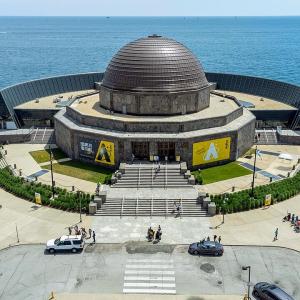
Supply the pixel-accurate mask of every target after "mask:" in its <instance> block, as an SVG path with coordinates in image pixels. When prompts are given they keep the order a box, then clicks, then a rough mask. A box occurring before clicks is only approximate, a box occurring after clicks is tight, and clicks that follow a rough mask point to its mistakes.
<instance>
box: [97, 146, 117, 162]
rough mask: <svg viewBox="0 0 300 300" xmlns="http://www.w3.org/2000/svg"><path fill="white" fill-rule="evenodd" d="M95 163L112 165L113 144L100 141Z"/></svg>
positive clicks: (113, 155)
mask: <svg viewBox="0 0 300 300" xmlns="http://www.w3.org/2000/svg"><path fill="white" fill-rule="evenodd" d="M95 161H96V162H99V163H102V164H106V165H114V164H115V144H114V143H112V142H108V141H101V142H100V143H99V147H98V151H97V154H96V157H95Z"/></svg>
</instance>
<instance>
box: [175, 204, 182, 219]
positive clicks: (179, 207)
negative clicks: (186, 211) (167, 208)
mask: <svg viewBox="0 0 300 300" xmlns="http://www.w3.org/2000/svg"><path fill="white" fill-rule="evenodd" d="M176 209H177V216H180V211H181V205H180V203H179V204H178V205H177V208H176Z"/></svg>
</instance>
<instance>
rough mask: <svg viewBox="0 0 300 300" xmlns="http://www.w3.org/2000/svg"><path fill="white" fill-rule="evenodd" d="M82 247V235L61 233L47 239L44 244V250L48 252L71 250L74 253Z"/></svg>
mask: <svg viewBox="0 0 300 300" xmlns="http://www.w3.org/2000/svg"><path fill="white" fill-rule="evenodd" d="M83 247H84V240H83V238H82V235H63V236H62V237H60V238H58V239H52V240H49V241H48V242H47V244H46V250H48V251H49V252H50V253H55V252H56V251H72V252H73V253H76V252H77V251H80V250H82V249H83Z"/></svg>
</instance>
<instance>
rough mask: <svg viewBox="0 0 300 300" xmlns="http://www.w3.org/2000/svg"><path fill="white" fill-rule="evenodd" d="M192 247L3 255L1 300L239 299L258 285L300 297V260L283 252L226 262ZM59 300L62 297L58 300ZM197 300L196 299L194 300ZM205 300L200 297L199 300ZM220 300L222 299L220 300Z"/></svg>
mask: <svg viewBox="0 0 300 300" xmlns="http://www.w3.org/2000/svg"><path fill="white" fill-rule="evenodd" d="M187 248H188V246H187V245H168V244H160V245H152V244H150V245H149V244H148V243H147V242H142V243H137V242H131V243H130V242H129V243H126V244H105V245H103V244H102V245H92V246H89V245H88V246H86V249H85V251H84V252H83V253H79V254H56V255H50V254H47V253H44V247H43V246H39V245H28V246H17V247H13V248H10V249H7V250H3V251H1V252H0V269H1V277H0V298H1V299H3V300H6V299H45V295H50V293H51V292H52V291H53V292H54V293H55V294H57V293H58V294H59V293H62V292H64V293H70V294H72V293H91V294H95V293H98V294H102V293H103V294H109V293H112V294H117V293H120V294H122V293H135V294H136V293H139V292H141V291H142V292H143V293H145V294H149V293H152V294H156V293H160V294H174V293H177V294H178V295H198V296H199V297H200V296H201V295H202V294H206V295H239V296H240V298H241V297H242V295H244V294H245V293H246V291H247V280H248V272H245V271H243V270H242V266H243V265H251V285H253V284H254V283H256V282H259V281H271V282H275V283H277V284H279V285H280V286H281V287H282V288H284V289H285V290H286V291H288V292H289V293H290V294H291V295H293V296H294V297H295V299H299V297H300V290H299V286H300V276H299V274H298V272H293V271H291V270H297V269H298V268H300V255H299V253H298V252H295V251H293V250H288V249H281V248H272V247H268V248H264V247H238V246H235V247H225V251H224V255H223V256H222V257H207V256H192V255H189V254H188V253H187ZM33 266H34V272H32V270H33ZM58 299H59V298H58ZM191 299H193V298H191ZM196 299H201V298H196ZM215 299H218V298H217V297H215Z"/></svg>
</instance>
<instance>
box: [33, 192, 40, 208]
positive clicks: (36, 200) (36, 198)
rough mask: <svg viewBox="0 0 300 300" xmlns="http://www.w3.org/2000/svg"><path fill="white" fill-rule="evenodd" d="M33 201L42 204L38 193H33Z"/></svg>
mask: <svg viewBox="0 0 300 300" xmlns="http://www.w3.org/2000/svg"><path fill="white" fill-rule="evenodd" d="M34 198H35V203H36V204H40V205H42V199H41V194H40V193H34Z"/></svg>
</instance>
